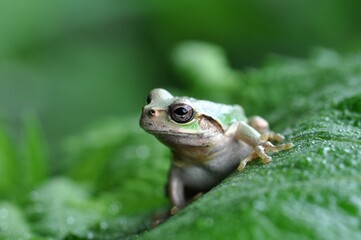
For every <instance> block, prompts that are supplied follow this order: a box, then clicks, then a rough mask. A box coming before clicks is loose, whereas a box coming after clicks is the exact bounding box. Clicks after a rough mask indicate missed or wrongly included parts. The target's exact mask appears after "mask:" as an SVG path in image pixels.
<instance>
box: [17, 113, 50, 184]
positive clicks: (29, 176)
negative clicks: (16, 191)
mask: <svg viewBox="0 0 361 240" xmlns="http://www.w3.org/2000/svg"><path fill="white" fill-rule="evenodd" d="M25 134H26V135H25V144H24V145H25V146H24V156H23V160H22V166H23V168H22V170H23V172H22V174H23V181H24V186H26V188H27V189H31V188H32V187H34V186H37V185H38V184H40V183H41V182H43V181H44V180H45V179H47V177H48V176H49V162H50V161H49V157H48V151H47V148H46V143H45V140H44V136H43V135H42V132H41V129H40V126H39V122H38V120H37V119H35V118H34V117H32V118H29V119H28V120H27V121H26V122H25Z"/></svg>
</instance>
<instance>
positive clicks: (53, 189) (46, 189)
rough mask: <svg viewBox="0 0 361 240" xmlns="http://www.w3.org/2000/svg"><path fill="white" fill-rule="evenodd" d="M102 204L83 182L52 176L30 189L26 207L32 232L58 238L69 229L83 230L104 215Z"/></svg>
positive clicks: (68, 231)
mask: <svg viewBox="0 0 361 240" xmlns="http://www.w3.org/2000/svg"><path fill="white" fill-rule="evenodd" d="M104 208H105V206H102V205H101V204H99V203H97V202H95V201H93V200H92V199H91V196H90V192H89V190H88V189H87V188H86V187H85V186H84V185H79V184H76V183H74V182H72V181H70V180H69V179H66V178H56V179H52V180H51V181H49V182H47V183H46V184H45V185H43V186H42V187H40V188H38V189H37V190H35V191H33V192H32V195H31V203H30V205H29V208H28V209H29V210H28V211H29V215H30V217H31V219H32V226H33V228H34V230H36V232H38V233H39V234H40V235H42V236H46V237H52V238H55V239H62V238H63V237H65V236H66V235H68V234H70V233H74V234H86V233H87V231H88V229H89V228H90V227H91V226H92V225H94V224H95V223H97V222H99V221H100V220H101V219H102V218H103V217H105V215H104V213H105V210H104Z"/></svg>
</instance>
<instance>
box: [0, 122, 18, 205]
mask: <svg viewBox="0 0 361 240" xmlns="http://www.w3.org/2000/svg"><path fill="white" fill-rule="evenodd" d="M17 171H18V158H17V153H16V150H15V146H14V143H13V141H12V140H11V138H10V136H9V134H8V133H7V132H6V131H5V129H4V128H3V124H2V122H0V196H3V197H6V198H9V197H10V198H11V196H12V195H14V194H15V190H16V189H14V188H13V186H14V185H17V184H19V178H18V174H17Z"/></svg>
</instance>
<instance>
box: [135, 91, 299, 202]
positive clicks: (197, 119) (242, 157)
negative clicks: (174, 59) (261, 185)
mask: <svg viewBox="0 0 361 240" xmlns="http://www.w3.org/2000/svg"><path fill="white" fill-rule="evenodd" d="M140 126H141V127H142V128H143V129H144V130H145V131H147V132H148V133H150V134H152V135H154V136H155V137H156V138H157V139H158V140H159V141H160V142H162V143H163V144H165V145H166V146H168V147H169V148H170V149H171V151H172V155H173V161H172V165H171V168H170V171H169V176H168V184H167V193H168V196H169V198H170V199H171V202H172V204H173V205H174V207H175V208H176V209H181V208H183V207H184V206H186V205H187V203H188V202H189V201H191V200H192V198H193V197H194V196H195V195H196V194H197V193H200V192H206V191H208V190H210V189H211V188H212V187H214V186H215V185H217V184H218V183H219V182H220V181H221V180H223V179H224V178H225V177H226V176H227V175H229V174H230V173H231V172H232V171H234V170H235V169H236V168H237V166H238V170H242V169H243V168H244V167H245V166H246V164H247V163H248V162H249V161H251V160H253V159H257V158H261V159H262V162H263V163H268V162H270V161H271V160H272V158H271V157H270V156H269V155H268V153H269V152H278V151H281V150H285V149H289V148H291V147H292V144H291V143H284V144H280V145H277V146H275V145H273V144H272V143H271V141H282V140H283V139H284V137H283V136H282V135H280V134H276V133H274V132H272V131H270V130H269V125H268V122H267V121H266V120H264V119H263V118H261V117H259V116H254V117H251V118H247V117H246V116H245V113H244V110H243V108H242V107H241V106H239V105H225V104H219V103H214V102H211V101H206V100H197V99H194V98H191V97H176V96H173V95H172V94H171V93H169V92H168V91H166V90H164V89H160V88H158V89H154V90H152V91H151V92H150V93H149V96H148V99H147V104H146V105H145V106H144V107H143V109H142V115H141V118H140Z"/></svg>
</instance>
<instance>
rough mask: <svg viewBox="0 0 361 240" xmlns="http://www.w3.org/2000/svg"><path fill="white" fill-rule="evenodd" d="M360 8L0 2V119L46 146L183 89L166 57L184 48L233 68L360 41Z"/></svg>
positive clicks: (259, 1)
mask: <svg viewBox="0 0 361 240" xmlns="http://www.w3.org/2000/svg"><path fill="white" fill-rule="evenodd" d="M360 9H361V2H360V1H352V0H346V1H329V0H320V1H311V0H304V1H298V0H296V1H287V2H284V1H277V0H273V1H269V0H244V1H233V0H225V1H190V0H183V1H166V0H148V1H125V0H121V1H110V0H93V1H71V0H63V1H46V0H31V1H29V0H17V1H1V3H0V113H1V116H2V118H3V119H5V120H6V122H7V123H8V124H9V125H10V126H12V129H13V131H15V132H17V129H18V128H19V126H20V123H21V121H22V119H23V118H24V116H27V115H29V114H34V113H35V114H36V115H37V116H39V118H40V120H41V123H42V126H43V127H44V129H45V134H46V137H47V138H48V139H49V140H50V143H51V145H52V144H55V143H57V142H59V140H60V139H62V138H63V137H64V136H66V135H69V134H70V133H73V132H74V131H79V129H82V128H83V126H84V125H88V124H91V123H93V122H96V121H97V120H99V119H104V118H106V117H109V116H124V115H130V114H138V113H139V111H140V108H141V106H142V105H143V103H144V101H145V100H144V99H145V97H146V95H147V93H148V91H149V90H150V89H151V88H153V87H156V86H162V87H172V86H178V87H179V86H180V87H182V88H187V86H186V84H185V83H183V81H182V79H181V78H179V77H178V76H177V75H176V74H175V73H174V71H173V69H172V65H171V64H170V61H169V59H170V56H171V53H172V50H173V48H174V46H176V45H177V44H178V43H179V42H181V41H184V40H202V41H207V42H211V43H216V44H218V45H220V46H222V47H223V48H224V49H225V51H226V53H227V55H228V57H229V58H230V60H231V64H232V65H233V66H235V67H237V68H245V67H251V66H260V65H261V64H262V62H263V61H264V59H265V57H266V56H268V55H269V54H272V53H276V54H283V55H288V56H294V57H303V56H306V55H307V54H308V53H309V50H310V48H312V47H315V46H322V47H326V48H332V49H336V50H338V51H341V52H343V51H353V50H355V49H358V48H359V47H360V42H361V28H360V23H361V15H360V13H359V10H360Z"/></svg>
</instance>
